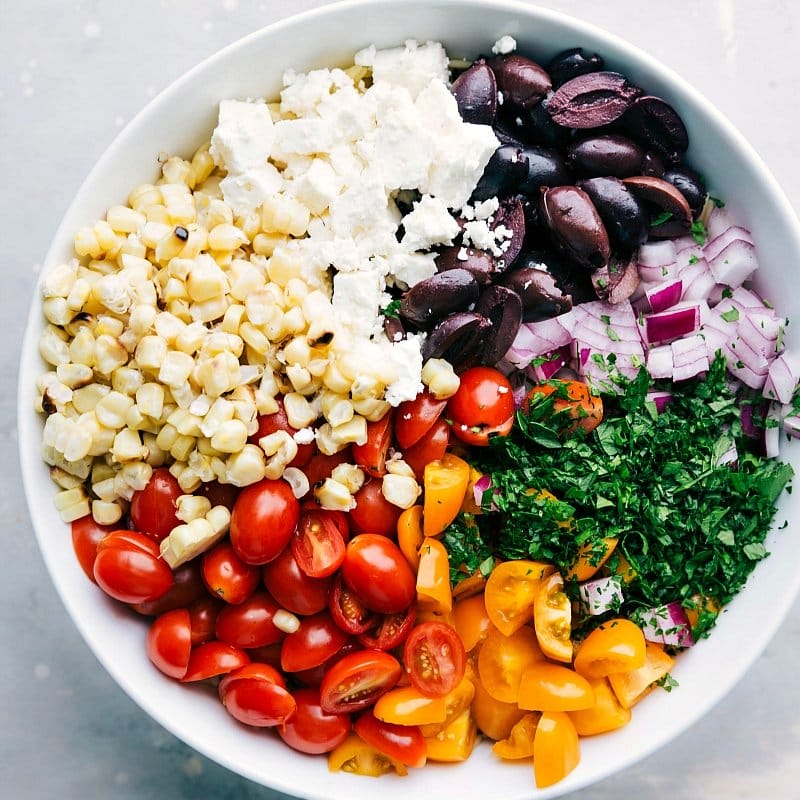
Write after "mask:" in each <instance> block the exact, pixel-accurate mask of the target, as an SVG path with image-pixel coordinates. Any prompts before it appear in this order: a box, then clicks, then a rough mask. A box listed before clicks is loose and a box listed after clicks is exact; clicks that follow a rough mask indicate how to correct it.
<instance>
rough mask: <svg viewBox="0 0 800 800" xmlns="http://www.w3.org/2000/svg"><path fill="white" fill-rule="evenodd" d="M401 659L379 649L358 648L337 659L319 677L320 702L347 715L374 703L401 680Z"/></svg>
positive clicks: (333, 710)
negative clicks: (320, 678) (322, 675)
mask: <svg viewBox="0 0 800 800" xmlns="http://www.w3.org/2000/svg"><path fill="white" fill-rule="evenodd" d="M402 673H403V669H402V667H401V666H400V662H399V661H398V660H397V659H396V658H394V657H393V656H390V655H389V654H388V653H384V652H383V651H382V650H357V651H356V652H355V653H350V654H348V655H346V656H344V658H342V659H341V660H339V661H337V662H336V663H335V664H334V665H333V666H332V667H331V668H330V669H329V670H328V673H327V674H326V675H325V677H324V678H323V680H322V685H321V686H320V705H321V706H322V708H323V709H324V710H325V711H327V712H328V713H329V714H347V713H351V712H353V711H360V710H361V709H363V708H367V707H368V706H371V705H374V704H375V702H376V701H377V700H378V698H379V697H380V696H381V695H382V694H384V693H385V692H388V691H389V689H392V688H393V687H394V686H395V685H396V684H397V682H398V681H399V680H400V676H401V675H402Z"/></svg>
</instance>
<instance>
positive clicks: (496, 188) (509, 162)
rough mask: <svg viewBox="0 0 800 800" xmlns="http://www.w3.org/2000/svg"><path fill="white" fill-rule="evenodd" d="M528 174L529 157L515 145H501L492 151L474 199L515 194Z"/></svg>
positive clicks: (473, 195) (473, 196) (473, 194)
mask: <svg viewBox="0 0 800 800" xmlns="http://www.w3.org/2000/svg"><path fill="white" fill-rule="evenodd" d="M527 175H528V159H527V158H525V156H524V155H522V153H521V151H520V150H519V149H518V148H517V147H514V146H513V145H507V144H504V145H501V146H500V147H498V148H497V150H495V151H494V153H492V157H491V158H490V159H489V163H488V164H487V165H486V168H485V169H484V170H483V175H481V178H480V180H479V181H478V185H477V186H476V187H475V191H474V192H473V193H472V200H473V201H476V200H488V199H489V198H490V197H507V196H508V195H510V194H513V193H514V192H515V191H516V190H517V187H518V186H519V185H520V184H521V183H522V181H524V180H525V178H526V177H527Z"/></svg>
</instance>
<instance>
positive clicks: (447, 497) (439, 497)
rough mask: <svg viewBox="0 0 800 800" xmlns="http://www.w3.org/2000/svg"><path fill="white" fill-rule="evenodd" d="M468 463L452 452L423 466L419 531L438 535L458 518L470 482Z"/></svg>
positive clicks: (428, 534) (427, 534) (426, 534)
mask: <svg viewBox="0 0 800 800" xmlns="http://www.w3.org/2000/svg"><path fill="white" fill-rule="evenodd" d="M469 469H470V467H469V464H467V462H466V461H464V459H462V458H459V457H458V456H456V455H453V453H445V455H444V457H443V458H442V459H441V460H437V461H431V462H430V463H429V464H426V465H425V472H424V475H423V480H422V482H423V489H424V491H425V494H424V499H423V513H422V530H423V533H424V534H425V536H438V535H439V534H440V533H442V531H443V530H444V529H445V528H446V527H447V526H448V525H449V524H450V523H451V522H452V521H453V520H454V519H455V518H456V517H457V516H458V512H459V511H460V510H461V504H462V503H463V502H464V495H465V494H466V492H467V484H468V483H469Z"/></svg>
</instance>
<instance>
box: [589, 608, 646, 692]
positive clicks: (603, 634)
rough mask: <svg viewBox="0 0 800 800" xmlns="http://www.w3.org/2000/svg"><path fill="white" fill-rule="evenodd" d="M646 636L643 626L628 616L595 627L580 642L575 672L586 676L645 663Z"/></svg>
mask: <svg viewBox="0 0 800 800" xmlns="http://www.w3.org/2000/svg"><path fill="white" fill-rule="evenodd" d="M644 662H645V639H644V634H643V633H642V630H641V628H639V627H638V626H637V625H636V624H634V623H633V622H631V621H630V620H628V619H612V620H609V621H608V622H604V623H603V624H602V625H600V626H598V627H597V628H595V629H594V630H593V631H592V632H591V633H590V634H589V635H588V636H587V637H586V638H585V639H584V640H583V642H582V643H581V646H580V647H579V648H578V652H577V654H576V656H575V671H576V672H579V673H580V674H581V675H583V676H584V677H586V678H602V677H605V676H606V675H611V674H612V673H614V672H630V671H631V670H634V669H639V667H642V666H644Z"/></svg>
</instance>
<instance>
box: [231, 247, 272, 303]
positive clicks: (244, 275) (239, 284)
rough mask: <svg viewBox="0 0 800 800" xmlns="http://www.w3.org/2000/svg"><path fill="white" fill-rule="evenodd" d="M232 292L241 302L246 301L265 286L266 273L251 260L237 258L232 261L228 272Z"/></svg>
mask: <svg viewBox="0 0 800 800" xmlns="http://www.w3.org/2000/svg"><path fill="white" fill-rule="evenodd" d="M227 277H228V282H229V284H230V293H231V296H232V297H235V298H236V299H237V300H239V301H240V302H244V301H245V300H246V299H247V297H248V296H249V295H251V294H252V293H253V292H258V291H260V290H261V289H263V288H264V284H265V283H266V279H265V276H264V274H263V273H262V272H261V270H259V269H258V268H257V267H256V266H254V265H253V264H251V263H250V262H249V261H245V260H244V259H241V258H237V259H234V260H233V261H232V262H231V265H230V267H229V269H228V273H227Z"/></svg>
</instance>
